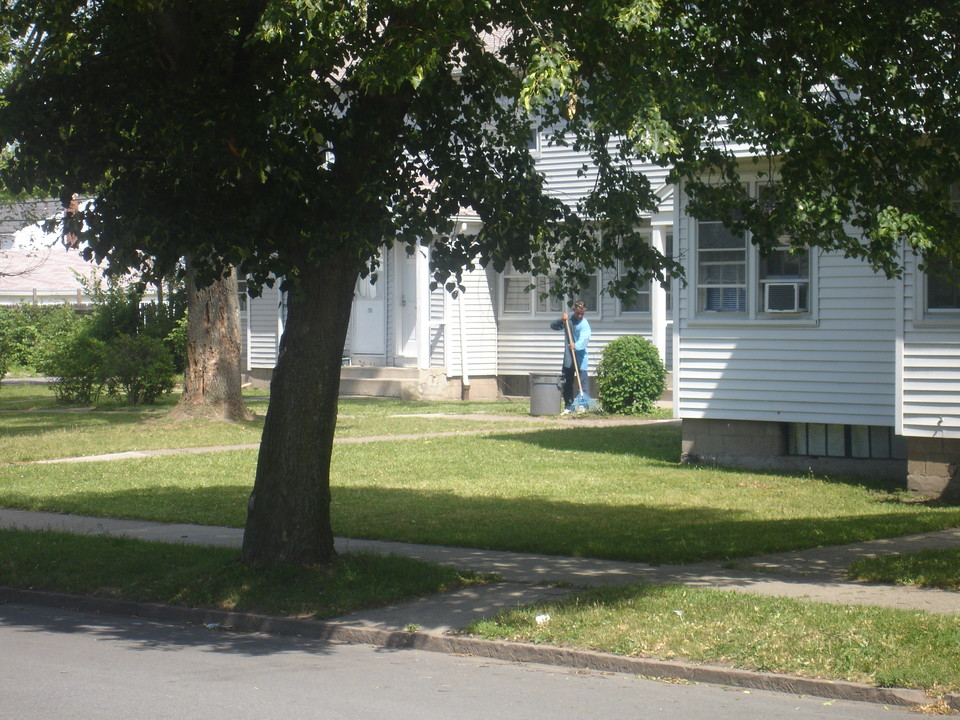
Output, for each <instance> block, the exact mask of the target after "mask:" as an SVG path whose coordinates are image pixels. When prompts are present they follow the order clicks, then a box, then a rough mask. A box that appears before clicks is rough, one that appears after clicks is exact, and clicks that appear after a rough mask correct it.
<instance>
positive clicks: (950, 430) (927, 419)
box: [897, 256, 960, 438]
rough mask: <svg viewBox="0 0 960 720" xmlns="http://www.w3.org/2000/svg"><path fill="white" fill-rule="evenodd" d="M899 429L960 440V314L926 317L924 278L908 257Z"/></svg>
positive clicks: (901, 431) (914, 262)
mask: <svg viewBox="0 0 960 720" xmlns="http://www.w3.org/2000/svg"><path fill="white" fill-rule="evenodd" d="M906 266H907V267H906V272H905V273H904V281H903V316H902V317H903V336H902V344H901V347H902V352H901V356H900V367H899V371H900V377H899V379H900V387H901V389H902V399H901V403H900V405H899V415H898V418H897V420H898V424H897V432H898V433H899V434H901V435H907V436H912V437H928V438H937V437H940V438H960V316H958V315H953V316H952V317H940V318H937V317H931V316H927V317H925V316H924V301H923V300H924V284H923V282H924V280H923V277H922V275H921V274H920V273H919V272H918V270H917V268H916V259H915V258H913V257H912V256H910V257H907V258H906Z"/></svg>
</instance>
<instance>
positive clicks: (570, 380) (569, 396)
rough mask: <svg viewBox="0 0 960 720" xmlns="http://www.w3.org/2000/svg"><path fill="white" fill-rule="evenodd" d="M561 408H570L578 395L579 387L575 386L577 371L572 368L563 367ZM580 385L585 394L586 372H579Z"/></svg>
mask: <svg viewBox="0 0 960 720" xmlns="http://www.w3.org/2000/svg"><path fill="white" fill-rule="evenodd" d="M562 374H563V406H564V407H567V408H568V407H570V406H571V405H573V403H574V401H576V399H577V396H578V395H579V394H580V385H577V371H576V370H575V369H574V368H573V367H568V366H567V365H564V366H563V372H562ZM580 384H581V385H583V392H584V393H586V392H587V371H586V370H581V371H580Z"/></svg>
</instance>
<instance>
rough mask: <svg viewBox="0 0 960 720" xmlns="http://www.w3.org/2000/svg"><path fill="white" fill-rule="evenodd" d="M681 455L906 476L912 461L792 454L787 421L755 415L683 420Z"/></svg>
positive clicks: (751, 465)
mask: <svg viewBox="0 0 960 720" xmlns="http://www.w3.org/2000/svg"><path fill="white" fill-rule="evenodd" d="M680 461H681V462H682V463H687V464H691V465H717V466H720V467H734V468H743V469H746V470H757V471H765V472H779V473H798V474H805V473H813V474H815V475H836V476H844V477H858V478H873V479H884V480H899V481H903V482H905V481H906V475H907V461H906V460H886V459H868V458H846V457H815V456H809V455H788V454H787V431H786V425H785V423H779V422H758V421H753V420H701V419H685V420H684V421H683V444H682V447H681V453H680Z"/></svg>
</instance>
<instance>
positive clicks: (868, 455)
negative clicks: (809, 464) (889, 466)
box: [786, 423, 907, 460]
mask: <svg viewBox="0 0 960 720" xmlns="http://www.w3.org/2000/svg"><path fill="white" fill-rule="evenodd" d="M786 425H787V454H788V455H806V456H813V457H847V458H862V459H873V460H903V459H905V458H906V457H907V445H906V440H905V439H904V438H902V437H900V436H898V435H896V434H895V433H894V432H893V428H891V427H886V426H884V425H835V424H827V423H786Z"/></svg>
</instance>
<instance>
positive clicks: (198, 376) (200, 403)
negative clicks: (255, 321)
mask: <svg viewBox="0 0 960 720" xmlns="http://www.w3.org/2000/svg"><path fill="white" fill-rule="evenodd" d="M237 292H238V290H237V273H236V270H233V271H231V272H230V274H229V275H227V276H226V277H224V278H222V279H220V280H218V281H217V282H215V283H213V284H212V285H208V286H207V287H205V288H203V289H202V290H198V289H197V285H196V282H195V280H194V273H193V270H192V269H191V267H190V260H189V258H188V259H187V362H186V369H185V370H184V374H183V395H182V396H181V398H180V402H179V403H178V404H177V406H176V408H174V409H173V411H171V413H170V415H171V416H172V417H174V418H191V417H205V418H214V419H221V420H232V421H237V420H252V419H253V413H251V412H250V411H249V410H248V409H247V407H246V405H245V404H244V402H243V395H242V393H241V381H240V363H241V356H242V345H241V340H240V307H239V300H238V296H237Z"/></svg>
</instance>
